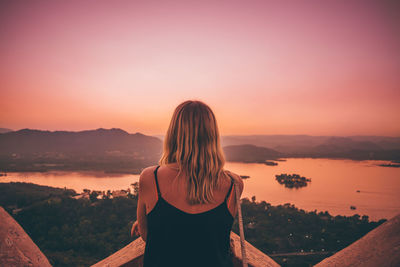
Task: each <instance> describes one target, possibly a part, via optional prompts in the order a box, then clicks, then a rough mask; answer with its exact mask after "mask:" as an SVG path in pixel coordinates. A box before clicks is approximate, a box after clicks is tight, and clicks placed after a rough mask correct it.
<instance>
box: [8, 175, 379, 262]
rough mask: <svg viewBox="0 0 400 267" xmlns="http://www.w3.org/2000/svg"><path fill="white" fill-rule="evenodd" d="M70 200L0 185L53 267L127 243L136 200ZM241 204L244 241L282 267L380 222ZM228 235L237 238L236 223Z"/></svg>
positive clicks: (30, 187) (60, 192)
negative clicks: (234, 234)
mask: <svg viewBox="0 0 400 267" xmlns="http://www.w3.org/2000/svg"><path fill="white" fill-rule="evenodd" d="M73 195H75V192H74V191H73V190H65V189H60V188H52V187H46V186H38V185H35V184H28V183H0V205H1V206H3V207H4V208H5V209H6V210H7V211H8V212H9V213H10V214H12V215H13V217H14V218H15V219H16V220H17V221H18V223H20V224H21V226H22V227H23V228H24V229H25V231H26V232H27V233H28V235H29V236H30V237H31V238H32V239H33V241H34V242H35V243H36V244H37V245H38V246H39V248H40V249H41V250H42V251H43V253H44V254H45V255H46V256H47V257H48V259H49V260H50V262H51V264H52V265H54V266H89V265H91V264H94V263H96V262H98V261H100V260H102V259H104V258H105V257H107V256H109V255H110V254H112V253H114V252H116V251H117V250H119V249H121V248H122V247H124V246H126V245H127V244H128V243H129V242H131V241H132V239H131V238H130V236H129V232H130V227H131V226H132V223H133V222H134V221H135V220H136V206H137V195H135V194H133V195H129V196H128V197H125V198H115V199H100V200H98V199H96V198H94V197H93V198H90V199H74V198H72V196H73ZM242 201H243V204H242V209H243V216H244V224H245V234H246V239H247V240H248V241H249V242H250V243H252V244H253V245H254V246H255V247H257V248H258V249H260V250H261V251H263V252H264V253H266V254H268V255H270V256H271V257H272V258H273V259H274V260H276V261H277V262H278V263H280V264H282V265H283V266H309V265H312V264H315V263H317V262H319V261H321V260H322V259H323V258H325V257H327V256H330V255H331V254H333V253H334V252H335V251H338V250H340V249H342V248H344V247H346V246H348V245H349V244H351V243H352V242H354V241H356V240H357V239H359V238H360V237H362V236H363V235H365V234H366V233H367V232H369V231H371V230H372V229H374V228H375V227H377V226H378V225H380V224H381V223H383V222H384V221H385V220H380V221H379V222H370V221H369V218H368V216H362V217H360V216H359V215H354V216H352V217H345V216H335V217H334V216H331V215H330V214H329V213H327V212H319V213H317V212H316V211H314V212H305V211H304V210H300V209H298V208H296V207H295V206H294V205H290V204H285V205H279V206H271V205H270V204H269V203H267V202H265V201H262V202H256V201H255V198H252V200H249V199H243V200H242ZM233 230H234V231H235V232H236V233H238V225H237V221H235V223H234V227H233ZM304 253H307V254H304Z"/></svg>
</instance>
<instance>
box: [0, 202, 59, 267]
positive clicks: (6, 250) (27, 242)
mask: <svg viewBox="0 0 400 267" xmlns="http://www.w3.org/2000/svg"><path fill="white" fill-rule="evenodd" d="M0 266H32V267H36V266H40V267H48V266H51V265H50V262H49V261H48V259H47V258H46V256H45V255H44V254H43V253H42V252H41V251H40V249H39V248H38V247H37V246H36V244H35V243H34V242H33V241H32V239H31V238H30V237H29V236H28V235H27V234H26V233H25V231H24V229H22V227H21V226H20V225H19V224H18V223H17V222H16V221H15V220H14V218H13V217H11V216H10V215H9V214H8V213H7V212H6V211H5V210H4V209H3V208H2V207H0Z"/></svg>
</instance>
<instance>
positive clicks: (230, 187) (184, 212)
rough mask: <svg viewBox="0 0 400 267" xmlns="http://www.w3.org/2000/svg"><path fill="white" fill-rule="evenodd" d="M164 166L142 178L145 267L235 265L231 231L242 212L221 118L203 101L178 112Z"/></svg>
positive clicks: (136, 229) (137, 226)
mask: <svg viewBox="0 0 400 267" xmlns="http://www.w3.org/2000/svg"><path fill="white" fill-rule="evenodd" d="M159 163H160V166H153V167H148V168H146V169H144V170H143V171H142V173H141V174H140V179H139V200H138V208H137V218H138V221H137V222H135V223H134V225H133V226H132V231H131V232H132V233H136V234H140V236H141V237H142V238H143V240H144V241H146V247H145V253H144V266H145V267H150V266H218V267H221V266H233V264H232V255H231V254H230V231H231V228H232V223H233V220H234V217H235V215H236V212H237V208H236V205H237V204H236V200H235V199H236V197H235V191H236V190H235V188H234V186H235V185H234V181H236V183H235V184H237V186H238V187H239V192H240V194H241V192H242V191H243V182H242V180H241V178H240V177H239V176H238V175H237V174H234V173H232V172H229V171H226V170H224V169H223V167H224V163H225V160H224V156H223V152H222V149H221V145H220V137H219V132H218V127H217V122H216V119H215V116H214V114H213V112H212V110H211V109H210V108H209V107H208V106H207V105H206V104H204V103H203V102H201V101H185V102H183V103H182V104H180V105H179V106H178V107H177V108H176V109H175V111H174V114H173V116H172V120H171V122H170V125H169V128H168V131H167V134H166V136H165V139H164V151H163V154H162V157H161V159H160V162H159Z"/></svg>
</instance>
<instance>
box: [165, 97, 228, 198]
mask: <svg viewBox="0 0 400 267" xmlns="http://www.w3.org/2000/svg"><path fill="white" fill-rule="evenodd" d="M159 163H160V165H165V164H169V163H178V166H179V172H180V173H184V174H185V177H186V178H187V180H186V181H185V182H186V185H187V190H188V191H187V192H188V195H187V200H188V202H189V203H190V204H192V205H193V204H205V203H211V202H212V200H213V198H214V195H213V191H214V188H216V187H217V185H218V183H217V182H218V178H219V177H220V175H221V173H222V172H223V167H224V164H225V158H224V154H223V152H222V148H221V144H220V137H219V131H218V126H217V121H216V119H215V116H214V113H213V112H212V110H211V109H210V107H209V106H207V105H206V104H205V103H203V102H201V101H192V100H188V101H185V102H183V103H181V104H180V105H179V106H178V107H176V109H175V111H174V114H173V115H172V119H171V122H170V124H169V127H168V131H167V134H166V136H165V138H164V150H163V154H162V156H161V159H160V161H159Z"/></svg>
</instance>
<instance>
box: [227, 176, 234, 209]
mask: <svg viewBox="0 0 400 267" xmlns="http://www.w3.org/2000/svg"><path fill="white" fill-rule="evenodd" d="M228 175H229V174H228ZM229 178H231V187H229V191H228V193H227V194H226V196H225V202H226V201H227V200H228V198H229V195H230V193H231V191H232V186H233V178H232V177H231V176H230V175H229Z"/></svg>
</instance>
